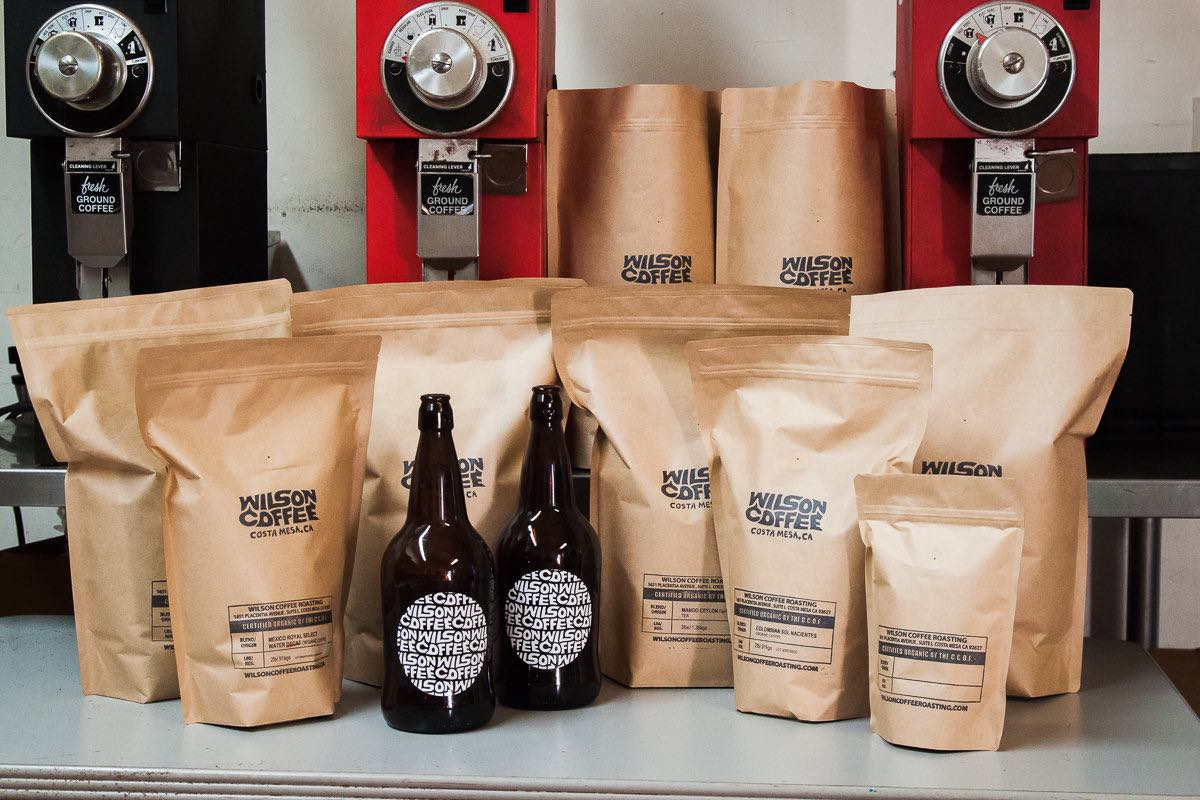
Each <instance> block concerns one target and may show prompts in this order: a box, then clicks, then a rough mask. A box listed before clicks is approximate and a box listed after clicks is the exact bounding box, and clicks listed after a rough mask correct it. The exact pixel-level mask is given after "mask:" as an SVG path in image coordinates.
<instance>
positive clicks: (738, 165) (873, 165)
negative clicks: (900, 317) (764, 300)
mask: <svg viewBox="0 0 1200 800" xmlns="http://www.w3.org/2000/svg"><path fill="white" fill-rule="evenodd" d="M887 103H888V93H887V92H885V91H884V90H882V89H866V88H863V87H862V86H858V85H857V84H853V83H844V82H833V81H802V82H800V83H794V84H791V85H788V86H776V87H769V88H754V89H726V90H725V91H724V92H722V94H721V145H720V159H719V164H718V168H717V237H716V238H717V281H718V282H719V283H735V284H759V285H763V286H804V287H813V288H821V289H830V290H836V291H843V292H849V293H850V294H867V293H871V292H881V291H884V290H885V289H887V288H888V267H887V262H888V246H887V238H888V233H889V227H890V225H889V209H888V187H889V184H890V180H889V175H888V170H889V167H890V166H891V164H892V163H893V162H894V159H892V158H891V157H890V154H889V152H888V135H887V124H886V113H887Z"/></svg>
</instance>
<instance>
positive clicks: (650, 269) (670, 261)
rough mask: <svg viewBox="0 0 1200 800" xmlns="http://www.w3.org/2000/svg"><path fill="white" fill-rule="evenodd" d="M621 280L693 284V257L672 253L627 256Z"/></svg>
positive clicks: (628, 281)
mask: <svg viewBox="0 0 1200 800" xmlns="http://www.w3.org/2000/svg"><path fill="white" fill-rule="evenodd" d="M621 280H623V281H626V282H627V283H691V282H692V257H691V256H679V255H672V254H671V253H645V254H642V255H628V256H625V265H624V267H623V268H622V269H621Z"/></svg>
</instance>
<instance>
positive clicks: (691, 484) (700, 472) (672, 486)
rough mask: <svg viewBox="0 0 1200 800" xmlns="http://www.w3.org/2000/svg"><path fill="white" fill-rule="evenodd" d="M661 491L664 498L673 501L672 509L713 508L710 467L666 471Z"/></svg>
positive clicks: (663, 475) (663, 474)
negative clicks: (709, 478)
mask: <svg viewBox="0 0 1200 800" xmlns="http://www.w3.org/2000/svg"><path fill="white" fill-rule="evenodd" d="M659 491H661V492H662V493H663V497H669V498H670V499H671V501H672V502H671V508H678V509H692V508H710V507H711V506H712V500H711V499H710V497H711V495H710V490H709V485H708V467H686V468H684V469H664V470H663V473H662V486H660V487H659Z"/></svg>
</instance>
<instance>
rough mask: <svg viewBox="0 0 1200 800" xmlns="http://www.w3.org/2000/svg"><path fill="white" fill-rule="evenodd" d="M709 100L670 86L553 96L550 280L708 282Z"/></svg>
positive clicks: (548, 210)
mask: <svg viewBox="0 0 1200 800" xmlns="http://www.w3.org/2000/svg"><path fill="white" fill-rule="evenodd" d="M711 94H712V93H709V92H704V91H701V90H700V89H696V88H693V87H691V86H667V85H641V86H621V87H618V88H614V89H570V90H561V91H553V92H551V93H550V96H549V98H548V100H547V133H546V139H547V145H546V170H547V190H546V191H547V194H546V213H547V227H548V233H547V243H548V253H549V257H548V258H549V265H550V274H551V275H561V276H563V277H571V278H583V279H584V280H586V281H587V282H588V283H589V284H591V285H593V286H605V285H618V286H619V285H626V284H637V285H646V286H650V285H657V284H676V283H712V282H713V174H712V163H713V159H714V156H715V153H714V152H713V151H712V143H711V134H712V131H711V130H710V129H711V127H712V124H711V123H710V119H713V120H715V115H714V114H713V113H712V110H711V105H712V100H711Z"/></svg>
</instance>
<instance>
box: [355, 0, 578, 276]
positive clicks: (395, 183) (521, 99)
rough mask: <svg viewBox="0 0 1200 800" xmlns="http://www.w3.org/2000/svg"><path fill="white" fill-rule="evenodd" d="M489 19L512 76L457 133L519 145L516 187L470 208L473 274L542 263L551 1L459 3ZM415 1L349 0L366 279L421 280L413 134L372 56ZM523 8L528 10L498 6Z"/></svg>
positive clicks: (525, 269) (510, 271)
mask: <svg viewBox="0 0 1200 800" xmlns="http://www.w3.org/2000/svg"><path fill="white" fill-rule="evenodd" d="M464 3H465V4H469V5H471V6H474V7H475V8H477V9H479V10H480V11H482V12H484V13H485V14H487V15H488V16H490V17H491V18H492V19H493V20H495V22H496V23H497V24H498V25H499V26H500V28H501V29H502V30H503V31H504V33H505V35H506V36H507V37H508V40H509V44H510V45H511V47H512V53H513V64H514V77H513V86H512V93H511V94H510V95H509V98H508V102H507V103H505V105H504V107H503V108H502V109H501V110H500V113H499V114H497V115H496V117H495V119H493V120H492V121H491V122H489V123H488V124H487V125H485V126H484V127H482V128H480V129H479V130H477V131H473V132H472V133H468V134H464V135H463V138H474V139H479V140H481V141H484V140H486V141H505V142H518V143H520V142H523V143H525V144H527V145H528V153H529V166H528V171H527V175H526V186H527V188H526V191H525V193H524V194H520V195H501V194H486V195H484V197H483V201H482V203H481V210H480V231H479V252H480V258H479V276H480V278H484V279H493V278H524V277H539V276H541V275H544V274H545V270H546V207H545V206H546V199H545V198H546V192H545V157H546V156H545V152H546V151H545V140H546V94H547V93H548V92H549V90H550V87H551V82H552V80H553V76H554V3H553V1H552V0H528V2H527V3H513V2H511V0H509V2H506V1H505V0H464ZM424 4H425V3H424V2H421V0H358V4H357V48H356V49H357V70H356V75H357V80H356V83H357V97H358V106H357V118H358V137H359V138H360V139H366V140H367V169H366V173H367V174H366V178H367V185H366V217H367V282H368V283H387V282H395V281H419V280H421V260H420V259H419V258H418V257H417V184H416V180H417V177H416V163H417V140H418V139H421V138H429V134H426V133H422V132H421V131H418V130H416V129H414V128H412V127H410V126H409V125H408V124H407V123H406V122H405V121H404V120H403V119H401V117H400V115H399V114H397V113H396V110H395V109H394V108H393V107H392V104H391V102H390V101H389V100H388V97H387V94H386V93H385V92H384V88H383V82H382V80H381V78H380V66H379V64H380V54H381V53H382V52H383V47H384V43H385V41H386V40H387V37H388V34H389V33H390V32H391V30H392V28H393V26H395V24H396V22H397V21H398V20H399V19H400V18H401V17H402V16H404V15H405V14H407V13H408V12H409V11H411V10H412V9H414V8H416V7H418V6H421V5H424ZM506 7H507V8H521V7H527V9H528V10H523V11H522V10H510V11H506V10H505V8H506Z"/></svg>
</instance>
